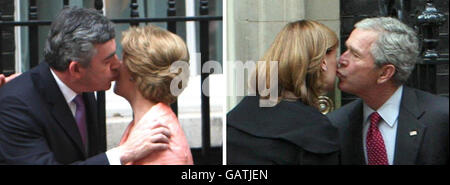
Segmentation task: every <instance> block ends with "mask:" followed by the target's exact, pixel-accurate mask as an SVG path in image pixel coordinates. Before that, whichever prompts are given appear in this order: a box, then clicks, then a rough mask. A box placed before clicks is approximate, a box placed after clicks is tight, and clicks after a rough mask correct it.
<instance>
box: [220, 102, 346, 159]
mask: <svg viewBox="0 0 450 185" xmlns="http://www.w3.org/2000/svg"><path fill="white" fill-rule="evenodd" d="M258 102H259V98H258V97H256V96H248V97H245V98H244V99H243V100H242V101H241V102H240V103H239V104H238V105H237V106H236V107H235V108H234V109H233V110H231V111H230V112H229V113H228V114H227V164H257V165H263V164H264V165H265V164H286V165H295V164H300V165H303V164H305V165H315V164H338V163H339V161H338V160H339V145H338V143H337V142H338V135H337V134H338V132H337V129H336V128H334V127H333V126H332V124H331V123H330V122H329V121H328V119H327V118H326V117H325V116H324V115H322V114H321V113H320V112H319V111H318V110H316V109H315V108H313V107H310V106H307V105H305V104H303V103H302V102H300V101H295V102H289V101H281V102H280V103H279V104H277V105H276V106H274V107H259V104H258Z"/></svg>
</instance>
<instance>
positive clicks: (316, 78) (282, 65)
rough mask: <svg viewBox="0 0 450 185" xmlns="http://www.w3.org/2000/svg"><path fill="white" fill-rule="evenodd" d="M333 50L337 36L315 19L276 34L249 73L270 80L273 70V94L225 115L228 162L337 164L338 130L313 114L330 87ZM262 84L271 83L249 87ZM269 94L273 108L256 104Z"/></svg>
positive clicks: (249, 98)
mask: <svg viewBox="0 0 450 185" xmlns="http://www.w3.org/2000/svg"><path fill="white" fill-rule="evenodd" d="M337 47H338V39H337V36H336V34H335V33H334V32H333V31H332V30H330V29H329V28H328V27H326V26H324V25H323V24H321V23H318V22H316V21H311V20H301V21H296V22H292V23H289V24H287V25H286V26H285V27H284V28H283V29H282V30H281V31H280V33H279V34H278V35H277V37H276V38H275V41H274V42H273V43H272V45H271V46H270V48H269V49H268V50H267V52H266V53H265V55H264V57H263V58H262V59H261V61H264V62H262V63H258V65H257V67H256V71H255V72H254V73H253V75H252V77H253V79H256V77H258V78H266V80H267V82H269V81H270V75H266V74H274V73H273V72H274V71H272V70H277V72H278V76H277V77H278V79H277V81H276V82H277V83H278V85H277V86H276V87H275V88H276V91H271V92H270V93H271V94H269V95H267V94H266V95H264V96H262V95H261V94H258V93H257V94H256V96H247V97H245V98H244V99H243V100H242V101H241V102H240V103H239V104H238V105H237V106H236V107H235V108H234V109H233V110H231V111H230V112H229V113H228V114H227V164H258V165H259V164H264V165H265V164H307V165H314V164H338V163H339V158H338V155H339V148H338V143H337V141H338V135H337V130H336V129H335V128H334V127H333V126H332V125H331V123H330V122H329V121H328V119H327V118H326V117H325V116H324V115H323V114H321V113H320V112H319V110H318V96H319V95H321V94H322V93H324V92H326V91H328V90H331V89H333V87H334V82H335V75H336V68H337V63H336V62H337V61H336V52H337V51H336V50H337ZM271 61H274V62H276V63H277V66H278V67H277V68H275V67H273V66H272V67H270V65H269V64H270V63H271ZM253 82H258V80H254V81H253ZM261 85H262V86H264V88H265V89H271V87H270V85H274V84H273V83H272V82H271V83H267V84H259V83H255V84H250V86H251V87H253V88H254V89H255V90H256V92H258V89H260V88H259V86H261ZM272 88H273V87H272ZM274 94H275V95H278V98H276V99H275V103H274V104H273V106H271V107H267V106H266V107H265V106H262V105H261V104H260V102H261V100H267V99H269V98H270V97H271V96H273V95H274Z"/></svg>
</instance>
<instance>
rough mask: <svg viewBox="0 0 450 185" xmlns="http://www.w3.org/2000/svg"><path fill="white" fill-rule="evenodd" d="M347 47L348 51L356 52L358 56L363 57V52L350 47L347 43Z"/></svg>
mask: <svg viewBox="0 0 450 185" xmlns="http://www.w3.org/2000/svg"><path fill="white" fill-rule="evenodd" d="M345 47H347V49H350V51H352V52H355V53H356V54H358V55H361V51H359V50H357V49H355V48H354V47H352V46H349V45H348V44H347V43H345Z"/></svg>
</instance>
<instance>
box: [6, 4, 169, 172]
mask: <svg viewBox="0 0 450 185" xmlns="http://www.w3.org/2000/svg"><path fill="white" fill-rule="evenodd" d="M114 37H115V32H114V25H113V23H112V22H111V21H109V20H108V19H107V18H105V17H104V16H103V15H100V14H98V13H97V11H96V10H93V9H84V8H66V9H63V10H62V11H61V12H60V13H59V15H58V16H57V17H56V19H55V20H54V21H53V23H52V25H51V28H50V32H49V36H48V39H47V43H46V47H45V51H44V57H45V61H44V62H41V63H40V64H39V65H38V66H37V67H35V68H33V69H31V70H30V71H28V72H25V73H23V74H22V75H20V76H19V77H17V78H16V79H15V80H13V81H11V82H9V83H7V84H5V85H4V86H3V87H2V88H0V164H104V165H107V164H126V163H128V162H130V161H134V160H138V159H140V158H142V157H143V156H146V155H148V154H149V153H151V152H154V151H159V150H164V149H166V148H167V146H168V145H167V143H168V137H170V132H169V130H168V128H167V127H165V126H163V125H157V126H154V127H152V128H146V127H142V128H136V129H137V130H139V132H134V133H135V134H133V135H130V136H129V139H128V141H127V142H126V143H124V144H123V145H121V146H119V147H116V148H113V149H111V150H109V151H106V152H105V150H106V146H105V143H106V141H105V126H104V125H100V123H99V122H98V118H97V113H96V100H95V97H94V94H93V93H92V92H93V91H101V90H107V89H109V88H110V86H111V81H113V80H115V79H116V78H117V75H118V68H119V67H120V61H119V59H118V57H117V55H116V43H115V40H114ZM32 60H33V59H32ZM89 92H91V93H89ZM130 139H131V140H130Z"/></svg>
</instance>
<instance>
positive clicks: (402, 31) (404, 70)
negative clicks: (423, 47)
mask: <svg viewBox="0 0 450 185" xmlns="http://www.w3.org/2000/svg"><path fill="white" fill-rule="evenodd" d="M355 28H360V29H364V30H372V31H376V32H378V33H379V35H378V38H377V40H376V41H375V42H374V43H373V44H372V46H371V48H370V52H371V53H372V56H373V57H374V60H375V64H376V65H377V66H378V67H381V66H382V65H384V64H392V65H394V66H395V69H396V73H395V74H394V77H393V80H394V82H395V83H396V84H397V85H401V84H404V83H405V82H406V80H408V77H409V75H410V74H411V72H412V71H413V70H414V66H415V64H416V62H417V58H418V55H419V41H418V39H417V35H416V33H415V32H414V30H413V29H412V28H410V27H409V26H407V25H406V24H404V23H402V22H401V21H399V20H397V19H395V18H391V17H377V18H367V19H363V20H362V21H359V22H358V23H356V24H355Z"/></svg>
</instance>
